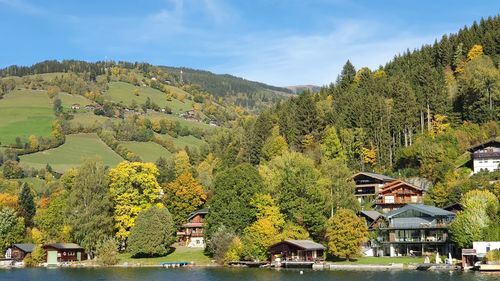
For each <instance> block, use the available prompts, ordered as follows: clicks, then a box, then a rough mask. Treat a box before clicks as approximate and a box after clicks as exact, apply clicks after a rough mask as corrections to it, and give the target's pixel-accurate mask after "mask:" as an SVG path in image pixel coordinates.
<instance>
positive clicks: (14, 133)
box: [0, 90, 54, 144]
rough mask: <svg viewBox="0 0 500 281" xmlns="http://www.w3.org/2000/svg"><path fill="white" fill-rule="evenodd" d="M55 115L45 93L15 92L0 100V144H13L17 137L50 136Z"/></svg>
mask: <svg viewBox="0 0 500 281" xmlns="http://www.w3.org/2000/svg"><path fill="white" fill-rule="evenodd" d="M53 119H54V114H53V111H52V103H51V101H50V99H49V97H48V96H47V94H46V93H45V91H33V90H14V91H12V92H10V93H8V94H7V95H5V96H4V98H3V99H1V100H0V143H1V144H13V143H15V140H16V137H20V138H21V139H22V140H27V139H28V137H29V136H30V135H35V136H49V135H50V132H51V131H52V121H53Z"/></svg>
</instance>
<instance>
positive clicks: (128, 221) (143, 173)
mask: <svg viewBox="0 0 500 281" xmlns="http://www.w3.org/2000/svg"><path fill="white" fill-rule="evenodd" d="M157 176H158V169H157V168H156V166H155V165H154V164H153V163H140V162H131V163H130V162H122V163H120V164H118V166H116V168H114V169H111V170H110V171H109V179H110V184H109V191H110V194H111V199H112V201H113V203H114V206H115V208H114V213H113V219H114V222H115V228H116V234H115V235H116V237H117V238H118V240H120V242H122V243H124V242H125V241H126V239H127V237H128V235H129V231H130V228H131V227H132V226H134V224H135V219H136V218H137V215H138V214H139V213H140V212H141V211H142V210H144V209H148V208H150V207H151V206H152V205H153V204H154V203H156V202H158V200H159V196H160V192H161V187H160V185H159V184H158V182H157V180H156V177H157Z"/></svg>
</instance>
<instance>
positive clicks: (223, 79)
mask: <svg viewBox="0 0 500 281" xmlns="http://www.w3.org/2000/svg"><path fill="white" fill-rule="evenodd" d="M161 68H162V69H163V70H165V71H166V72H167V73H170V74H171V75H176V76H178V77H180V73H181V71H182V80H183V82H184V83H191V84H197V85H200V86H201V87H202V89H204V90H205V91H207V92H209V93H211V94H213V95H214V96H216V97H222V98H225V99H230V100H232V101H233V102H234V103H235V104H237V105H240V106H243V107H247V108H252V107H254V105H255V104H256V103H259V102H264V103H269V102H271V103H276V102H277V101H279V100H283V95H285V96H287V95H289V94H292V91H290V90H289V89H287V88H281V87H275V86H270V85H267V84H264V83H260V82H255V81H250V80H246V79H243V78H240V77H236V76H233V75H229V74H215V73H212V72H209V71H204V70H196V69H191V68H184V67H183V68H177V67H168V66H162V67H161Z"/></svg>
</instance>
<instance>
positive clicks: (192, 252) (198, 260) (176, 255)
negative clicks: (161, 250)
mask: <svg viewBox="0 0 500 281" xmlns="http://www.w3.org/2000/svg"><path fill="white" fill-rule="evenodd" d="M180 261H184V262H193V263H194V264H195V265H208V264H212V262H211V259H210V257H207V256H205V254H204V252H203V249H200V248H187V247H177V248H175V250H174V251H173V252H172V253H170V254H168V255H166V256H164V257H154V258H132V257H131V256H130V254H129V253H122V254H120V255H119V262H120V263H125V262H127V263H132V264H142V265H159V264H160V263H162V262H180Z"/></svg>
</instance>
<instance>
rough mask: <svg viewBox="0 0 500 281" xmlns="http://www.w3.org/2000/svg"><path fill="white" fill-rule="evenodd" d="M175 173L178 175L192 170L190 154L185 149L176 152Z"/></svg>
mask: <svg viewBox="0 0 500 281" xmlns="http://www.w3.org/2000/svg"><path fill="white" fill-rule="evenodd" d="M174 162H175V175H176V176H177V177H178V176H180V175H181V174H182V173H184V172H190V170H191V164H190V163H189V155H188V154H187V152H186V151H185V150H180V151H179V152H177V153H176V154H175V157H174Z"/></svg>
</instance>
